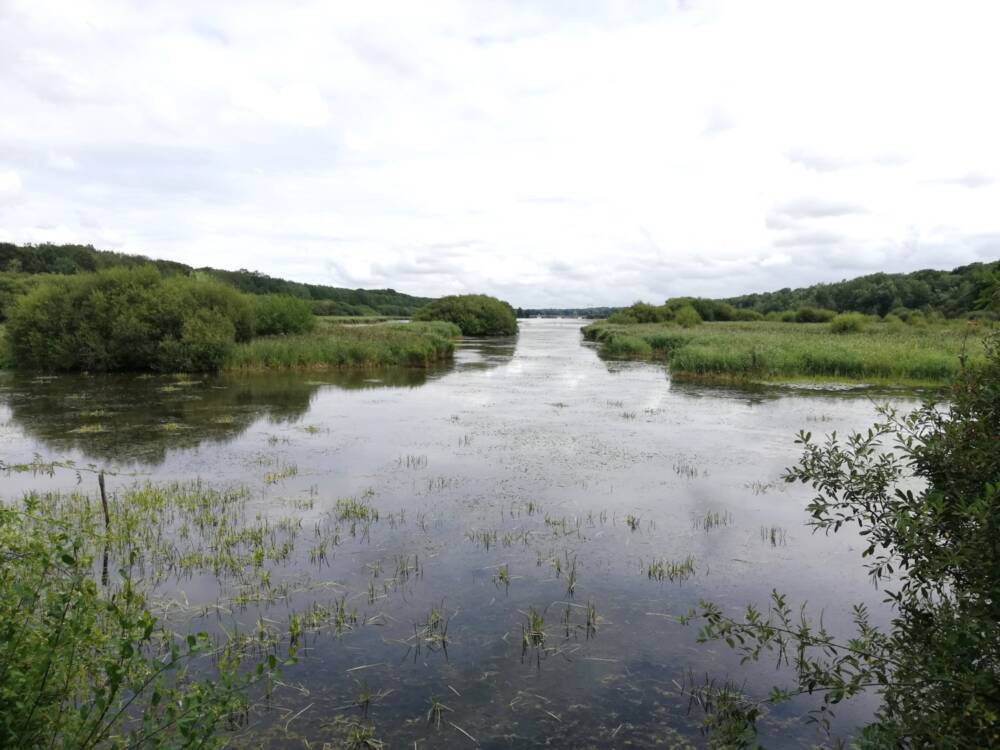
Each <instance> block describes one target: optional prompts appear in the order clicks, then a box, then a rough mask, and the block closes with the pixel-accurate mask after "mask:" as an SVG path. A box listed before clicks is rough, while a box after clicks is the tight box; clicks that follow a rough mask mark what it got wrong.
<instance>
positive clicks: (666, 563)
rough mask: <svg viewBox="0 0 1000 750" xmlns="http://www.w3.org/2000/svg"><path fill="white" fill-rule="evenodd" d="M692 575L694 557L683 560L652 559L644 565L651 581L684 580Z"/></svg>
mask: <svg viewBox="0 0 1000 750" xmlns="http://www.w3.org/2000/svg"><path fill="white" fill-rule="evenodd" d="M693 575H694V558H693V557H691V556H690V555H688V556H687V557H685V558H684V559H683V560H666V559H659V558H658V559H654V560H653V561H652V562H650V563H649V565H647V566H646V576H647V577H648V578H649V579H650V580H651V581H661V582H662V581H682V582H683V581H686V580H687V579H688V578H690V577H691V576H693Z"/></svg>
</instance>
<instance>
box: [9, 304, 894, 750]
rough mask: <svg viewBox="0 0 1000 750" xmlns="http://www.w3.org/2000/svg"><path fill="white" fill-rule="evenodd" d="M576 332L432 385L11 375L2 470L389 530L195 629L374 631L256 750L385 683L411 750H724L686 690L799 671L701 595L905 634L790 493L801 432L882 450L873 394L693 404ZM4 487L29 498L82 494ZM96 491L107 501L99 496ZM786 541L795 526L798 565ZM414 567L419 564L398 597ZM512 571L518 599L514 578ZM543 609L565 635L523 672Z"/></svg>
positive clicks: (344, 653)
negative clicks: (157, 490)
mask: <svg viewBox="0 0 1000 750" xmlns="http://www.w3.org/2000/svg"><path fill="white" fill-rule="evenodd" d="M579 326H580V321H570V320H555V321H554V320H531V321H524V322H523V324H522V332H521V334H520V336H519V337H518V338H517V339H506V340H499V341H491V342H486V341H468V342H466V343H464V344H462V345H461V346H460V348H459V351H458V352H457V355H456V360H455V363H454V365H453V366H450V367H447V368H443V369H441V370H437V371H432V372H429V373H423V372H412V371H399V372H387V373H379V374H373V373H366V374H351V375H346V376H345V375H338V374H330V373H307V374H295V375H254V376H232V377H220V378H205V379H200V380H196V379H191V380H184V379H178V378H169V377H145V378H137V377H82V376H73V377H69V376H65V377H54V378H28V377H21V376H13V375H10V374H6V375H3V376H0V458H2V459H3V460H5V461H8V462H12V463H13V462H17V461H27V460H30V459H31V458H32V456H34V455H36V454H40V455H41V456H43V457H44V458H46V459H62V460H65V459H71V460H74V461H76V462H77V463H78V464H80V465H85V464H96V465H100V466H107V467H113V468H115V469H116V470H117V471H119V472H120V474H119V476H116V477H113V478H112V479H111V480H109V481H110V483H111V485H112V486H113V487H117V488H121V487H123V486H125V485H127V484H128V483H130V482H136V481H138V482H142V481H146V480H147V479H148V480H152V481H161V480H190V479H193V478H200V479H201V480H202V481H204V482H205V483H207V484H212V485H218V486H233V485H243V486H246V487H247V488H248V489H249V491H250V492H251V499H250V505H249V508H250V512H249V515H251V516H252V515H254V514H256V513H258V512H260V513H262V514H264V515H266V516H269V517H273V518H275V519H277V518H293V519H295V520H296V522H299V521H301V524H302V527H303V528H305V529H310V528H312V527H313V526H314V525H317V524H319V522H320V521H321V520H323V519H329V518H330V517H331V514H332V513H333V512H334V508H335V504H336V501H337V499H338V498H344V497H354V498H364V499H365V502H367V503H368V504H370V506H371V507H373V508H375V509H377V510H378V511H379V514H380V518H379V520H378V521H374V522H371V523H366V524H363V526H359V525H357V524H349V523H343V524H342V528H340V527H338V528H340V533H339V535H338V541H339V544H335V545H332V546H331V548H330V549H329V551H328V552H327V554H326V556H325V559H316V558H315V555H314V554H313V555H310V544H309V543H308V539H306V540H305V541H302V542H301V543H299V542H297V543H296V545H295V550H294V552H293V553H292V554H291V555H290V557H289V559H288V560H287V561H285V562H283V563H281V564H275V565H273V566H271V567H273V571H272V573H273V577H274V578H275V579H280V578H284V579H288V580H291V579H294V580H296V581H298V582H299V583H301V586H300V587H299V588H300V589H301V590H300V593H297V594H294V595H291V596H289V597H287V598H282V599H280V600H278V601H274V602H272V603H270V604H266V605H262V606H261V607H245V608H242V609H240V608H230V609H229V610H227V611H226V612H225V614H222V615H220V614H215V615H213V616H206V617H197V618H196V619H195V625H196V627H199V628H200V627H209V628H213V627H218V626H220V625H223V624H224V625H225V626H226V627H227V629H230V628H232V627H233V624H234V622H235V623H238V624H239V626H240V629H241V630H242V631H252V630H253V629H254V627H255V623H257V621H258V617H263V618H265V620H268V621H273V622H285V621H287V619H288V617H289V613H290V612H292V611H301V610H302V609H303V608H307V607H309V606H310V605H311V603H312V602H314V601H321V602H324V603H327V604H329V603H330V602H331V601H334V600H344V601H346V603H347V605H348V607H350V608H352V609H354V610H356V611H357V614H358V618H359V619H358V622H357V624H355V625H353V626H352V627H349V628H342V629H341V632H339V633H338V632H336V629H335V628H333V627H330V628H324V629H322V630H321V631H320V632H319V633H316V634H314V635H312V636H311V637H310V639H309V641H308V644H309V647H308V648H307V649H306V650H305V651H304V652H303V653H301V654H300V657H301V658H300V660H299V663H298V664H297V665H295V666H293V667H291V668H288V669H286V670H285V672H284V675H283V678H282V681H283V682H284V683H285V686H280V687H279V688H278V689H277V690H276V692H275V694H274V697H273V705H272V708H271V709H270V710H269V711H266V712H261V713H260V715H257V716H255V717H254V718H253V724H252V725H251V726H250V727H249V728H248V730H247V731H246V732H245V733H244V735H243V736H242V737H241V738H240V743H241V744H247V745H250V746H273V747H302V746H303V742H302V740H303V738H305V739H308V740H309V741H311V742H312V743H314V744H313V746H314V747H315V746H322V743H323V742H330V743H331V744H332V746H337V743H338V742H339V741H340V738H342V736H343V734H342V730H343V725H344V722H345V721H353V720H360V719H361V718H362V714H361V711H360V710H358V709H356V708H353V707H352V704H353V703H354V702H355V700H356V697H357V695H358V693H359V691H361V690H362V689H364V688H365V687H366V686H367V688H368V689H370V690H371V691H372V693H374V694H375V695H376V698H377V699H376V700H374V701H373V703H372V705H371V707H370V709H369V711H368V719H369V720H370V721H372V722H374V725H375V735H376V736H377V737H380V738H381V739H382V740H384V741H386V743H387V746H389V747H413V746H414V743H415V742H416V743H417V746H418V747H425V748H430V747H474V746H475V744H474V742H473V740H472V739H471V738H470V737H472V738H475V740H476V741H477V743H478V744H479V745H481V746H482V747H497V748H501V747H535V746H543V745H548V746H557V747H629V746H631V747H643V746H654V745H655V746H685V743H688V742H689V743H691V744H693V745H695V746H701V745H703V744H704V738H702V737H701V736H700V734H699V732H698V722H699V720H700V716H699V714H698V713H697V712H689V711H688V700H687V699H686V698H685V697H683V696H682V695H681V694H680V691H679V688H678V686H679V685H681V684H684V683H685V680H686V679H687V678H686V675H688V674H689V672H690V671H693V672H694V673H695V675H696V676H697V678H698V679H703V678H704V676H705V675H706V674H708V675H712V676H716V677H719V678H726V677H731V678H734V679H736V680H738V681H739V682H740V683H744V682H745V689H746V690H747V691H748V692H749V693H750V694H752V695H755V696H757V697H763V696H764V695H766V693H767V692H768V689H769V688H770V687H771V685H773V684H775V683H776V682H780V681H781V680H782V674H781V673H780V672H775V670H774V668H773V665H772V664H770V663H768V664H766V665H762V666H758V667H740V666H739V664H738V660H737V659H735V658H734V657H733V655H732V654H731V653H730V652H729V651H728V650H727V649H726V648H725V647H724V646H721V647H720V646H714V645H713V646H705V645H699V644H697V643H696V629H695V628H694V627H683V626H681V625H678V624H677V623H676V622H674V621H673V620H672V619H671V618H670V616H676V615H678V614H682V613H684V612H686V611H687V610H688V609H689V608H690V607H691V606H693V605H695V604H696V603H697V602H698V600H699V599H709V600H712V601H715V602H716V603H718V604H720V605H722V606H724V607H727V608H730V609H731V610H732V611H734V612H735V611H736V609H737V608H739V607H740V606H742V605H744V604H746V603H747V602H750V601H757V602H760V603H762V604H763V603H765V600H766V598H767V596H768V594H769V592H770V591H771V589H772V588H777V589H778V590H780V591H783V592H785V593H786V594H787V595H788V597H789V600H790V602H792V603H793V604H794V605H796V606H797V604H798V603H800V602H802V601H808V602H809V605H810V607H811V608H814V611H815V612H816V613H817V614H818V613H819V611H820V610H822V611H823V612H824V619H825V623H826V625H827V626H828V627H830V628H831V629H833V630H834V631H840V632H849V623H850V605H851V604H853V603H856V602H866V603H868V604H869V605H870V606H871V607H872V609H873V611H875V612H876V613H881V614H877V615H876V619H877V620H878V619H884V617H885V613H884V610H882V609H881V605H880V604H879V602H880V600H881V598H882V597H881V596H880V595H879V594H878V592H876V591H874V590H873V589H872V588H871V586H870V585H869V583H868V580H867V577H866V574H865V572H864V570H863V568H862V566H861V560H860V549H861V546H860V544H859V542H858V539H857V538H856V537H855V536H854V535H853V532H851V531H843V532H841V533H840V534H838V535H837V536H835V537H824V536H821V535H820V536H817V535H813V534H811V532H810V530H809V529H808V527H807V526H806V525H805V522H806V520H807V517H806V514H805V511H804V507H805V504H806V502H807V501H808V497H809V495H808V491H807V489H804V488H801V487H798V486H792V487H789V486H787V485H785V484H784V483H782V482H781V481H780V479H779V477H780V475H781V472H782V470H783V469H784V468H785V467H787V466H790V465H791V464H792V463H794V462H795V461H796V459H797V457H798V450H797V449H796V446H795V445H794V444H793V439H794V435H795V433H796V432H797V431H798V430H800V429H806V430H811V431H812V432H814V433H823V432H829V431H831V430H837V431H839V432H847V431H849V430H851V429H860V428H862V427H865V426H867V425H868V424H869V423H870V422H871V421H872V419H873V417H874V414H875V409H874V404H873V401H872V400H871V398H870V396H868V395H865V394H863V393H858V392H845V393H834V392H829V391H804V390H793V389H787V388H785V389H778V388H773V389H764V390H753V391H751V390H741V389H726V388H718V387H709V386H703V385H690V384H681V383H673V382H671V380H670V378H669V377H668V374H667V373H666V372H665V370H664V368H663V367H660V366H656V365H651V364H636V363H606V362H603V361H601V360H600V359H599V358H598V357H597V355H596V353H595V352H594V350H593V349H592V348H590V347H589V346H587V345H583V344H582V343H581V340H580V338H581V337H580V334H579ZM895 400H896V401H897V402H898V401H901V399H899V398H897V399H895ZM129 475H135V476H129ZM0 482H2V483H3V491H2V494H3V496H4V498H5V499H8V500H9V499H13V498H16V497H17V496H18V495H19V494H20V493H21V492H23V491H25V490H27V489H29V488H36V489H37V488H49V487H63V488H71V487H74V486H75V482H76V480H75V477H73V476H72V475H66V473H62V474H57V475H56V476H55V477H53V478H48V477H32V476H30V475H24V474H21V475H11V476H4V477H2V478H0ZM83 483H84V485H83V486H84V489H88V490H92V489H93V488H91V487H89V486H88V483H92V478H90V477H89V476H88V475H84V477H83ZM630 516H631V517H632V518H631V524H630V523H629V520H630V519H629V517H630ZM706 519H709V522H708V523H706ZM713 520H714V521H715V522H716V523H713ZM706 526H708V527H709V528H706ZM633 527H634V528H633ZM762 527H764V528H767V529H770V528H771V527H776V528H777V529H778V536H777V543H776V544H772V541H771V539H770V535H768V538H762V533H761V530H762ZM305 536H308V535H305ZM313 552H314V550H313ZM688 557H690V558H691V561H692V563H693V567H694V573H693V575H692V576H690V577H689V578H687V579H686V580H683V581H676V580H675V581H673V582H671V581H663V582H658V581H655V580H650V578H649V577H648V575H647V573H646V568H647V566H648V564H649V562H650V561H651V560H653V559H656V558H663V559H667V560H674V561H680V560H684V559H686V558H688ZM401 559H402V560H410V559H413V560H414V561H415V563H414V564H415V566H416V567H417V570H414V571H413V572H412V573H410V574H406V575H404V576H397V575H395V574H394V571H396V570H398V565H399V562H400V560H401ZM556 561H558V565H557V563H556ZM502 565H503V566H506V570H507V571H508V573H509V577H510V583H509V586H507V585H504V584H503V583H501V582H498V581H496V580H495V579H496V577H497V575H498V571H499V569H500V566H502ZM574 566H575V574H574V577H573V579H572V583H573V590H572V592H570V591H569V584H570V582H571V581H570V580H568V579H569V576H570V571H571V570H572V569H573V568H574ZM373 592H374V594H373ZM158 593H159V594H160V595H162V596H170V597H172V598H174V599H177V600H184V601H186V603H187V606H188V607H189V608H190V611H195V610H197V608H198V607H200V606H206V605H214V604H215V603H217V602H218V601H219V600H220V596H223V595H224V594H225V593H226V591H225V585H222V586H221V588H220V584H219V583H218V582H212V581H211V580H208V579H207V578H205V577H194V578H184V579H182V580H169V581H166V582H164V583H163V584H162V585H161V587H160V589H159V591H158ZM589 604H593V606H594V608H595V609H596V613H597V617H598V620H597V625H596V632H594V631H592V630H590V629H588V628H587V627H586V612H587V606H588V605H589ZM432 609H438V610H440V611H441V612H442V614H443V617H444V618H445V619H446V620H447V644H446V645H447V647H446V648H440V647H439V645H438V644H435V643H431V642H428V641H426V640H424V639H422V638H419V637H415V633H419V632H422V631H421V629H422V628H423V627H424V626H425V625H426V622H427V619H428V616H429V614H430V613H431V610H432ZM532 609H533V610H535V611H536V612H538V613H540V614H542V615H543V616H544V618H545V632H546V639H545V643H544V646H543V647H540V648H534V647H532V648H529V649H528V650H527V652H525V651H524V649H523V646H522V628H523V626H524V625H525V623H526V621H527V613H529V612H530V611H531V610H532ZM416 646H420V648H416ZM432 697H436V698H437V699H438V700H439V701H441V702H442V703H443V704H445V705H446V706H447V707H448V709H450V710H448V711H445V712H444V714H443V721H442V726H441V728H440V729H438V728H435V727H433V726H429V725H428V722H427V711H428V709H429V707H430V702H429V701H430V699H431V698H432ZM810 705H811V704H809V703H793V704H790V705H787V706H784V707H782V708H780V709H779V710H777V711H775V712H773V713H772V714H770V715H769V717H768V718H767V719H766V720H765V721H764V722H763V724H762V730H763V737H764V740H765V743H766V744H767V745H768V746H773V747H800V746H808V745H810V744H813V743H817V742H821V741H823V739H824V738H823V736H822V735H820V734H817V731H816V729H815V728H814V727H812V726H810V725H807V724H806V723H805V722H804V721H803V720H802V719H803V716H804V713H805V711H806V710H807V709H808V708H809V706H810ZM871 707H872V706H871V704H870V703H869V704H866V703H865V702H864V701H860V702H856V703H855V704H854V705H845V706H842V707H841V710H840V711H839V712H838V714H839V720H838V722H837V725H836V726H837V729H838V730H839V731H841V732H845V733H849V732H850V730H851V728H852V727H853V726H855V725H857V724H859V723H863V722H864V721H866V719H867V717H868V716H869V715H870V711H871ZM317 743H318V744H317Z"/></svg>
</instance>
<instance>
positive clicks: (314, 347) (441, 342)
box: [223, 322, 460, 371]
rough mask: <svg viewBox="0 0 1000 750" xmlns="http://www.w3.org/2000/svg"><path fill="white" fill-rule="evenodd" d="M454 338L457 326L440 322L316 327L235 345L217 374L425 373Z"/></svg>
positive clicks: (444, 354)
mask: <svg viewBox="0 0 1000 750" xmlns="http://www.w3.org/2000/svg"><path fill="white" fill-rule="evenodd" d="M459 335H460V331H459V329H458V327H457V326H455V325H453V324H451V323H443V322H429V323H400V324H379V325H368V326H357V325H353V326H348V325H333V326H320V327H319V328H318V329H317V330H316V331H315V332H313V333H309V334H302V335H295V336H264V337H260V338H256V339H253V340H251V341H248V342H246V343H243V344H238V345H236V346H235V347H234V348H233V349H232V351H231V352H230V353H229V356H228V357H227V358H226V361H225V363H224V365H223V369H225V370H245V371H259V370H308V369H326V368H345V367H355V368H374V367H387V366H399V367H427V366H429V365H432V364H434V363H436V362H442V361H445V360H448V359H450V358H451V356H452V354H453V352H454V349H455V341H454V340H455V338H457V337H458V336H459Z"/></svg>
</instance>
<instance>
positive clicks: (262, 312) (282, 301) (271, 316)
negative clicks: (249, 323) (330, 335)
mask: <svg viewBox="0 0 1000 750" xmlns="http://www.w3.org/2000/svg"><path fill="white" fill-rule="evenodd" d="M254 318H255V320H254V322H255V331H256V333H257V335H258V336H272V335H275V334H288V333H308V332H309V331H311V330H312V329H313V327H314V326H315V325H316V318H315V317H314V316H313V309H312V304H311V303H310V302H309V301H308V300H304V299H301V298H299V297H292V296H290V295H287V294H262V295H260V296H257V297H255V298H254Z"/></svg>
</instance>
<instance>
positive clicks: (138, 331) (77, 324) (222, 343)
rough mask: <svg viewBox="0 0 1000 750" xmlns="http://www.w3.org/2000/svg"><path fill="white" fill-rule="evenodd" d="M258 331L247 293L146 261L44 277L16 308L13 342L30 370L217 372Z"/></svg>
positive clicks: (15, 354)
mask: <svg viewBox="0 0 1000 750" xmlns="http://www.w3.org/2000/svg"><path fill="white" fill-rule="evenodd" d="M252 334H253V309H252V307H251V304H250V302H249V301H248V299H247V297H246V296H245V295H242V294H240V293H239V292H237V291H236V290H234V289H232V288H230V287H227V286H225V285H223V284H221V283H219V282H216V281H211V280H196V279H191V278H186V277H180V276H175V277H170V278H166V279H165V278H163V277H161V276H160V273H159V271H157V270H156V269H155V268H154V267H151V266H145V267H139V268H134V269H127V268H113V269H110V270H107V271H100V272H98V273H93V274H80V275H77V276H69V277H65V278H59V279H55V280H52V281H49V282H47V283H44V284H42V285H41V286H39V287H38V288H37V289H35V290H34V291H32V292H30V293H29V294H28V295H26V296H24V297H22V298H21V299H19V300H18V302H17V304H16V305H15V306H14V308H13V309H12V310H11V312H10V319H9V321H8V324H7V347H8V356H9V358H10V359H11V360H12V361H13V363H14V365H15V366H16V367H18V368H22V369H32V370H46V371H73V370H83V371H94V372H115V371H135V370H156V371H161V372H176V371H182V370H184V371H201V370H208V371H210V370H217V369H218V368H219V367H220V366H221V364H222V362H223V361H224V360H225V357H226V355H227V354H228V353H229V351H230V349H231V348H232V346H233V343H234V342H235V341H246V340H248V339H249V338H250V337H251V336H252Z"/></svg>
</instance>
